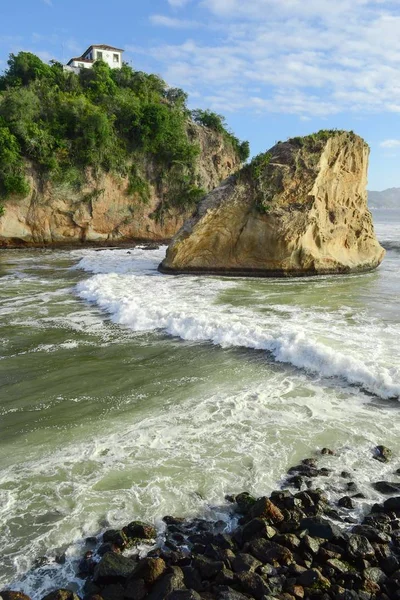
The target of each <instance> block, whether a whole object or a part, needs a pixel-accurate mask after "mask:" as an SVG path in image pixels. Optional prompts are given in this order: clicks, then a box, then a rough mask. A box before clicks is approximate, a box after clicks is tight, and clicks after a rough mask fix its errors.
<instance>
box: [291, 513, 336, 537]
mask: <svg viewBox="0 0 400 600" xmlns="http://www.w3.org/2000/svg"><path fill="white" fill-rule="evenodd" d="M300 527H301V529H306V530H307V531H308V533H309V535H310V536H312V537H319V538H323V539H325V540H333V539H335V538H337V539H341V538H342V537H343V534H342V532H341V530H340V529H339V527H337V525H334V524H333V523H331V522H330V521H328V520H327V519H321V518H320V517H307V518H306V519H303V520H302V521H301V523H300Z"/></svg>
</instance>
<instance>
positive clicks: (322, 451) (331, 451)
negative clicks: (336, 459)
mask: <svg viewBox="0 0 400 600" xmlns="http://www.w3.org/2000/svg"><path fill="white" fill-rule="evenodd" d="M321 454H329V455H330V456H334V455H335V453H334V451H333V450H330V449H329V448H322V450H321Z"/></svg>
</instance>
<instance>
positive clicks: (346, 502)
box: [338, 496, 354, 509]
mask: <svg viewBox="0 0 400 600" xmlns="http://www.w3.org/2000/svg"><path fill="white" fill-rule="evenodd" d="M338 506H340V507H341V508H348V509H351V508H354V504H353V501H352V499H351V498H350V496H343V498H340V500H339V501H338Z"/></svg>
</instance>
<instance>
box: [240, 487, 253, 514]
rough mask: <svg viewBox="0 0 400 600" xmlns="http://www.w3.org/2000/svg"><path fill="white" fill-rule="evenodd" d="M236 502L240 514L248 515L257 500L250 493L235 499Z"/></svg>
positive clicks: (243, 493)
mask: <svg viewBox="0 0 400 600" xmlns="http://www.w3.org/2000/svg"><path fill="white" fill-rule="evenodd" d="M235 502H236V504H237V505H238V510H239V512H241V513H243V514H247V513H248V512H249V510H250V508H251V507H252V506H254V504H255V503H256V499H255V498H254V496H252V495H251V494H249V493H248V492H242V493H241V494H238V495H237V496H236V497H235Z"/></svg>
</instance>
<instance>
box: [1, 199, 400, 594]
mask: <svg viewBox="0 0 400 600" xmlns="http://www.w3.org/2000/svg"><path fill="white" fill-rule="evenodd" d="M375 218H376V222H377V232H378V236H379V238H380V240H381V241H382V242H383V243H384V245H385V246H386V247H387V248H388V252H387V256H386V259H385V261H384V263H383V264H382V266H381V267H380V268H379V269H378V270H377V271H374V272H372V273H367V274H363V275H356V276H343V277H323V278H309V279H301V280H259V279H257V280H252V279H240V280H238V279H229V278H225V279H224V278H217V277H210V278H206V277H196V276H194V277H185V276H182V277H170V276H163V275H160V274H158V273H157V270H156V267H157V265H158V263H159V262H160V260H161V259H162V257H163V254H164V252H165V248H160V249H159V250H152V251H149V250H144V249H140V248H135V249H132V250H131V251H130V253H128V251H127V250H126V249H124V250H102V251H97V250H92V249H86V250H74V251H36V250H26V251H25V250H24V251H4V252H3V253H2V254H1V256H0V282H1V286H0V328H1V333H2V335H1V347H0V357H1V360H0V372H1V382H2V393H1V402H0V416H1V421H0V432H1V436H0V517H1V518H0V554H1V559H0V585H1V586H7V585H10V586H11V587H13V588H14V589H23V590H25V591H27V592H28V593H29V594H31V595H33V596H35V597H41V595H43V593H44V592H45V591H46V590H48V589H50V588H53V587H56V586H60V585H65V584H66V583H67V582H70V581H71V580H72V579H73V578H74V561H75V560H76V557H77V556H79V553H80V551H81V544H82V539H83V538H84V537H85V536H87V535H93V534H97V533H99V532H100V531H101V530H103V529H104V528H105V527H108V526H119V525H122V524H124V523H125V522H128V521H129V520H132V519H133V518H136V517H139V518H145V519H149V520H151V521H155V522H156V524H158V526H159V527H161V524H160V519H161V517H162V516H163V515H164V514H176V515H182V516H184V515H193V514H206V515H208V514H211V513H212V512H213V511H214V512H215V511H216V510H217V511H222V512H223V510H224V496H225V494H226V493H234V492H239V491H242V490H244V489H247V490H250V491H252V492H254V493H259V494H261V493H267V492H269V491H271V490H272V489H273V487H275V486H276V485H278V484H279V482H280V480H281V478H282V476H283V474H284V472H285V470H287V468H288V467H289V466H291V465H292V464H294V462H295V461H296V460H298V459H299V458H304V457H305V456H306V455H309V454H310V453H313V452H314V451H315V450H316V449H318V448H321V447H322V446H327V445H328V446H329V445H331V446H334V447H335V448H336V449H337V450H338V452H339V454H340V461H341V465H343V468H347V469H348V470H350V471H353V470H354V471H357V480H360V481H361V488H362V491H364V492H365V494H366V496H367V501H366V502H365V503H363V504H361V505H360V510H362V509H363V508H365V507H366V506H367V504H368V502H372V501H374V500H376V499H377V498H378V495H377V493H376V492H373V491H372V490H371V489H370V481H371V480H373V478H374V477H377V478H378V479H382V478H383V477H384V476H385V469H386V470H387V472H388V473H391V471H392V470H393V465H392V466H386V467H385V466H384V467H382V465H381V464H380V463H377V462H376V461H371V459H370V457H371V450H372V448H373V446H374V445H376V444H378V443H385V444H387V445H389V446H391V447H392V448H393V450H394V451H395V452H396V451H397V453H398V454H400V442H399V441H398V436H397V433H396V432H397V428H398V410H399V403H398V395H399V391H400V358H399V353H398V339H399V334H400V315H399V309H398V298H399V293H400V270H399V266H400V262H399V260H400V215H398V214H397V213H395V212H392V211H391V212H390V213H389V211H388V212H387V213H386V214H385V213H381V214H377V215H376V216H375ZM333 460H337V458H336V459H333V458H331V457H326V458H325V459H324V461H325V463H326V465H327V466H329V464H330V462H331V461H333ZM372 463H374V464H372ZM382 469H383V471H382ZM390 478H391V479H393V475H390ZM324 484H325V485H327V486H328V490H329V491H330V493H331V495H332V497H335V495H337V494H339V493H340V486H341V485H343V484H342V483H340V482H339V481H337V480H336V479H335V476H334V475H333V476H332V477H331V478H328V479H327V480H326V481H324ZM216 507H218V508H216ZM64 551H66V553H67V562H66V564H64V565H58V564H56V563H55V562H54V558H55V556H56V555H57V554H60V553H61V552H64ZM43 555H47V556H48V557H49V561H50V564H49V565H47V566H46V567H42V568H41V569H35V568H33V566H34V564H35V561H36V560H37V559H38V557H40V556H43ZM77 585H78V582H77Z"/></svg>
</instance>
